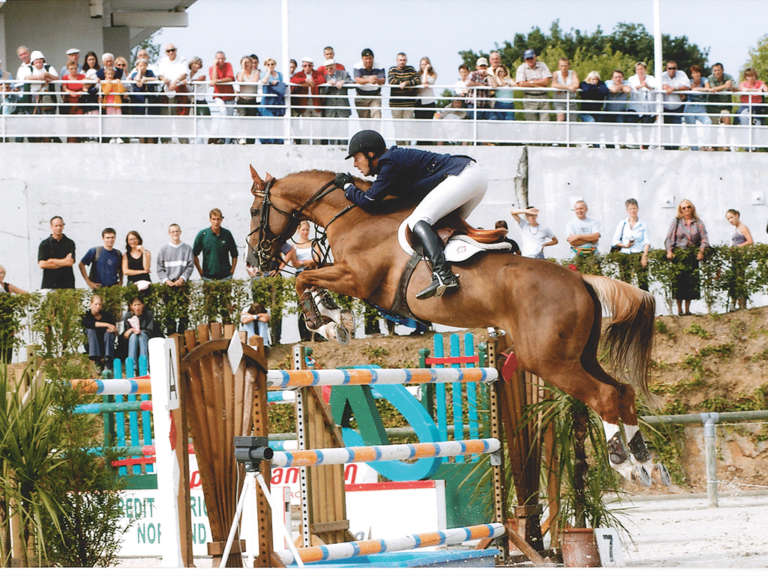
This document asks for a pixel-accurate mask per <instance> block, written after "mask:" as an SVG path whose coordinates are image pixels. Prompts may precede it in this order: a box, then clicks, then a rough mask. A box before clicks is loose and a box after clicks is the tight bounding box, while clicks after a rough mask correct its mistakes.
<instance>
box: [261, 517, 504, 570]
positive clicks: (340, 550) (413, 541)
mask: <svg viewBox="0 0 768 576" xmlns="http://www.w3.org/2000/svg"><path fill="white" fill-rule="evenodd" d="M505 533H506V530H505V529H504V525H503V524H498V523H494V524H480V525H477V526H468V527H466V528H452V529H450V530H439V531H437V532H427V533H424V534H410V535H408V536H402V537H399V538H382V539H379V540H362V541H359V542H344V543H341V544H329V545H327V546H314V547H311V548H301V549H299V558H300V559H301V561H302V562H304V563H305V564H309V563H314V562H322V561H330V560H342V559H344V558H354V557H356V556H369V555H371V554H380V553H382V552H397V551H399V550H416V549H418V548H427V547H430V546H446V545H449V544H460V543H462V542H466V541H468V540H480V539H482V538H499V537H500V536H503V535H504V534H505ZM275 553H276V554H277V555H278V556H279V557H280V560H282V562H283V563H284V564H285V565H286V566H288V565H289V564H294V563H295V562H296V558H295V557H294V555H293V553H292V552H291V551H290V550H279V551H276V552H275Z"/></svg>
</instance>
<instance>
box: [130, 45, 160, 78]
mask: <svg viewBox="0 0 768 576" xmlns="http://www.w3.org/2000/svg"><path fill="white" fill-rule="evenodd" d="M139 60H146V61H147V70H152V73H153V74H154V75H155V77H157V76H158V70H157V65H156V64H153V63H152V59H151V58H150V57H149V52H147V50H146V49H145V48H141V49H140V50H139V51H138V52H136V61H135V62H134V68H133V70H131V73H133V72H135V71H136V68H135V65H136V63H137V62H139Z"/></svg>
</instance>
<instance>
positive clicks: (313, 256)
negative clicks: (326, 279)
mask: <svg viewBox="0 0 768 576" xmlns="http://www.w3.org/2000/svg"><path fill="white" fill-rule="evenodd" d="M296 232H297V234H298V235H299V239H298V240H295V241H294V242H293V245H294V247H295V248H296V259H297V260H298V261H299V265H300V267H299V268H297V269H296V272H297V273H300V272H303V271H304V270H306V269H308V268H317V265H318V264H319V263H320V259H321V254H320V249H319V248H318V246H317V244H316V243H315V242H314V241H312V240H311V239H310V238H309V222H308V221H307V220H303V221H302V222H301V223H300V224H299V227H298V228H297V230H296ZM299 335H300V336H301V340H302V341H303V342H308V341H310V340H311V339H312V333H311V332H310V330H309V328H307V324H306V322H305V320H304V315H303V314H299Z"/></svg>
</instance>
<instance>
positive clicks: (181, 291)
mask: <svg viewBox="0 0 768 576" xmlns="http://www.w3.org/2000/svg"><path fill="white" fill-rule="evenodd" d="M168 236H170V238H171V241H170V242H169V243H168V244H166V245H165V246H163V247H162V248H160V250H159V251H158V253H157V277H158V279H159V280H160V282H163V283H165V284H166V285H167V286H170V287H171V288H173V291H172V292H171V294H172V296H171V297H170V298H171V300H173V301H174V304H176V305H175V306H174V308H175V309H177V310H188V309H189V279H190V277H191V276H192V272H193V271H194V269H195V262H194V255H193V254H192V248H191V247H190V246H189V245H188V244H184V243H183V242H182V241H181V226H179V225H178V224H171V225H170V226H169V227H168ZM188 325H189V318H187V317H186V315H185V316H182V317H181V318H178V319H173V318H169V319H168V324H167V325H166V326H165V332H166V334H183V333H184V330H186V329H187V326H188Z"/></svg>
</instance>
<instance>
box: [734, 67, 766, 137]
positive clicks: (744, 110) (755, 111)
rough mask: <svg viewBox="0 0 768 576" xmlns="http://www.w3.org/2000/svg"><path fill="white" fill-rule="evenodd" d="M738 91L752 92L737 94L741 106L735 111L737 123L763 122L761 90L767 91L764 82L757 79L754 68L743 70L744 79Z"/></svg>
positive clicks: (745, 124)
mask: <svg viewBox="0 0 768 576" xmlns="http://www.w3.org/2000/svg"><path fill="white" fill-rule="evenodd" d="M739 92H751V93H752V92H753V93H754V94H742V95H741V96H739V100H740V101H741V106H739V110H738V112H736V114H737V116H738V120H739V124H741V125H744V126H748V125H749V124H753V125H760V124H763V118H762V116H764V115H765V107H764V106H761V104H762V103H763V96H762V93H763V92H768V87H766V85H765V82H763V81H762V80H758V79H757V71H756V70H755V69H754V68H747V69H746V70H744V80H743V81H742V82H741V83H740V84H739Z"/></svg>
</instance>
